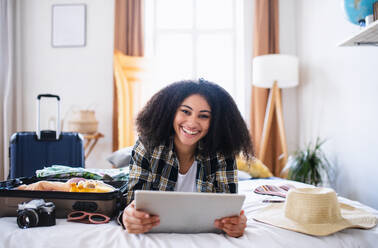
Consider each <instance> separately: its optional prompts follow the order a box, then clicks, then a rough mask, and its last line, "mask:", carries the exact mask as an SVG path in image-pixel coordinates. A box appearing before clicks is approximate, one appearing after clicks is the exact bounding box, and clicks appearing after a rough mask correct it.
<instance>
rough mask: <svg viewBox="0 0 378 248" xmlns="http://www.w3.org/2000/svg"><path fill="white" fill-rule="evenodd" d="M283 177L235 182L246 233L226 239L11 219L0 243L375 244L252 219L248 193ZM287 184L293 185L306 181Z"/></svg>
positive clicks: (361, 233)
mask: <svg viewBox="0 0 378 248" xmlns="http://www.w3.org/2000/svg"><path fill="white" fill-rule="evenodd" d="M287 182H288V181H286V180H270V179H268V180H264V179H257V180H248V181H241V182H239V193H240V194H246V196H247V197H246V200H245V202H244V206H243V209H244V210H245V213H246V216H247V218H248V222H247V228H246V230H245V234H244V235H243V236H242V237H240V238H231V237H228V236H227V235H225V234H175V233H171V234H164V233H161V234H156V233H151V234H138V235H136V234H128V233H126V231H124V230H123V229H122V228H121V227H120V226H119V225H118V224H117V223H116V222H115V221H112V222H111V223H108V224H102V225H88V224H81V223H72V222H67V221H66V220H65V219H58V220H57V224H56V225H55V226H52V227H36V228H30V229H25V230H22V229H20V228H18V226H17V224H16V218H15V217H5V218H0V247H6V248H12V247H15V248H19V247H30V248H32V247H62V248H63V247H64V248H67V247H70V248H74V247H107V248H109V247H151V248H154V247H217V248H220V247H332V248H336V247H377V244H378V228H377V227H374V228H373V229H370V230H361V229H347V230H343V231H341V232H338V233H336V234H333V235H330V236H326V237H313V236H310V235H306V234H301V233H296V232H292V231H289V230H285V229H281V228H278V227H274V226H271V225H268V224H264V223H260V222H256V221H254V220H253V219H252V216H253V213H254V212H255V211H256V210H257V209H260V208H262V207H264V206H265V205H266V203H262V200H263V199H265V198H274V197H271V196H266V195H258V194H255V193H253V189H254V188H256V187H257V186H259V185H263V184H284V183H287ZM290 183H292V184H294V185H296V186H297V187H308V185H304V184H300V183H297V182H292V181H290ZM339 200H340V201H342V202H345V203H348V204H350V205H353V206H355V207H360V208H363V209H365V210H367V211H370V212H372V213H373V214H374V215H375V216H376V217H378V211H377V210H375V209H372V208H369V207H367V206H365V205H362V204H360V203H359V202H356V201H351V200H348V199H345V198H342V197H340V198H339Z"/></svg>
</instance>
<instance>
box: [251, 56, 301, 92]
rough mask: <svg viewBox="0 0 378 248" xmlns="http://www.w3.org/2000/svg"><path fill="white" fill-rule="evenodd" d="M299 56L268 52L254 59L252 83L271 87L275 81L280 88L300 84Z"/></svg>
mask: <svg viewBox="0 0 378 248" xmlns="http://www.w3.org/2000/svg"><path fill="white" fill-rule="evenodd" d="M298 64H299V63H298V58H297V57H296V56H292V55H285V54H268V55H262V56H257V57H255V58H254V59H253V77H252V83H253V85H255V86H257V87H262V88H271V87H272V86H273V83H274V81H276V82H277V84H278V87H279V88H290V87H295V86H297V85H298V74H299V72H298Z"/></svg>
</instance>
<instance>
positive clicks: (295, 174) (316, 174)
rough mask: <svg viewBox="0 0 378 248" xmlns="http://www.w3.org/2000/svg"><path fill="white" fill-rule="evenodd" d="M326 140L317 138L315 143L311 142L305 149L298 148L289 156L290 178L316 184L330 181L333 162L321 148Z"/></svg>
mask: <svg viewBox="0 0 378 248" xmlns="http://www.w3.org/2000/svg"><path fill="white" fill-rule="evenodd" d="M324 142H325V141H321V140H320V139H319V138H317V139H316V142H315V145H314V146H313V145H312V144H311V143H309V144H308V145H307V146H306V147H305V149H304V150H298V151H297V152H295V154H294V156H292V157H291V158H289V162H288V167H289V168H288V179H290V180H294V181H298V182H303V183H308V184H312V185H315V186H318V185H321V184H324V182H325V180H328V182H330V174H331V170H332V167H331V164H330V162H329V161H328V159H327V157H326V155H325V154H324V152H323V151H322V150H321V146H322V145H323V144H324Z"/></svg>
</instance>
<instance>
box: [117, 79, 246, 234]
mask: <svg viewBox="0 0 378 248" xmlns="http://www.w3.org/2000/svg"><path fill="white" fill-rule="evenodd" d="M136 124H137V131H138V134H139V139H138V140H137V142H136V143H135V145H134V148H133V151H132V159H131V161H130V175H129V184H128V195H127V199H126V200H127V204H128V206H127V207H126V208H125V210H124V212H123V216H122V217H121V218H122V223H123V225H124V227H125V228H126V230H127V231H128V232H129V233H144V232H147V231H149V230H150V229H151V228H152V227H154V226H156V225H158V224H159V217H158V216H150V215H149V214H148V213H145V212H142V211H137V210H136V209H135V206H134V203H133V200H134V191H135V190H162V191H186V192H217V193H218V192H219V193H237V190H238V185H237V167H236V162H235V156H236V155H238V154H239V153H240V152H242V153H243V154H244V156H246V157H248V158H250V157H251V156H252V155H253V148H252V143H251V139H250V136H249V132H248V129H247V127H246V125H245V122H244V120H243V118H242V117H241V115H240V112H239V110H238V108H237V106H236V104H235V102H234V100H233V99H232V97H231V96H230V95H229V94H228V93H227V92H226V91H225V90H224V89H223V88H221V87H220V86H218V85H216V84H214V83H211V82H208V81H205V80H203V79H200V80H199V81H181V82H177V83H173V84H171V85H169V86H167V87H165V88H164V89H162V90H160V91H159V92H158V93H156V94H155V95H154V96H153V97H152V98H151V99H150V101H149V102H148V103H147V105H146V106H145V107H144V109H143V110H142V111H141V112H140V113H139V115H138V117H137V121H136ZM194 207H195V206H194ZM246 221H247V219H246V217H245V215H244V212H243V211H241V212H240V215H239V216H234V217H227V218H222V219H219V220H216V221H215V222H214V225H215V227H216V228H219V229H222V230H223V231H224V232H226V233H227V234H228V235H229V236H232V237H239V236H241V235H243V233H244V229H245V227H246Z"/></svg>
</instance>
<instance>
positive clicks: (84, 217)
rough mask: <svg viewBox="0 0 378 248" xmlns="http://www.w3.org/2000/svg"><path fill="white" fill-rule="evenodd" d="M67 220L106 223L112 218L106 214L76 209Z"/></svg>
mask: <svg viewBox="0 0 378 248" xmlns="http://www.w3.org/2000/svg"><path fill="white" fill-rule="evenodd" d="M67 221H76V222H81V223H86V224H104V223H108V222H109V221H110V218H109V217H108V216H106V215H104V214H99V213H88V212H85V211H74V212H71V213H69V214H68V215H67Z"/></svg>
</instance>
